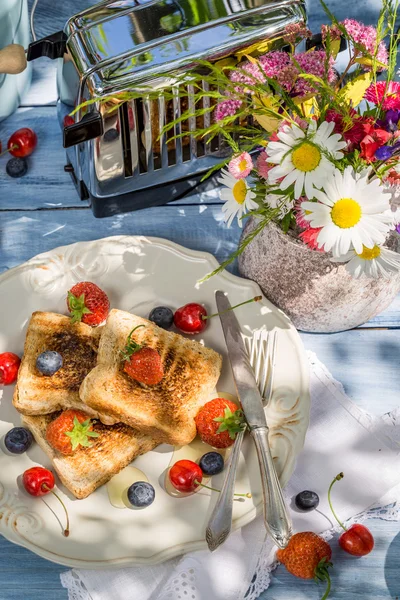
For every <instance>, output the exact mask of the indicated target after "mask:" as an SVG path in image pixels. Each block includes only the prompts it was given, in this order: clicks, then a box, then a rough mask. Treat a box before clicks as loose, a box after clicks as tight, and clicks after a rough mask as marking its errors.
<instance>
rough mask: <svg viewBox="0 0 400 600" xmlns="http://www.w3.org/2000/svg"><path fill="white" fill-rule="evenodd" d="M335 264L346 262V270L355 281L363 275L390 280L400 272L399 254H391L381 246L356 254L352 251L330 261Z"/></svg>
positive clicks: (390, 251) (364, 249) (365, 249)
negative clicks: (392, 275) (393, 274)
mask: <svg viewBox="0 0 400 600" xmlns="http://www.w3.org/2000/svg"><path fill="white" fill-rule="evenodd" d="M331 260H332V261H333V262H336V263H345V262H347V265H346V269H347V270H348V272H349V273H350V274H351V275H352V276H353V277H355V278H356V279H357V278H358V277H360V276H361V275H362V274H363V273H364V274H365V275H366V276H367V277H373V278H375V279H377V278H378V277H379V276H382V277H384V278H385V279H390V276H391V274H392V273H398V271H400V254H398V253H397V252H392V250H388V249H387V248H383V246H374V247H373V248H366V247H365V246H363V251H362V252H361V253H360V254H358V253H357V252H356V251H355V250H354V249H353V250H350V251H349V252H347V253H346V254H345V255H344V256H339V257H337V258H332V259H331Z"/></svg>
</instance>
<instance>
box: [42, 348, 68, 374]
mask: <svg viewBox="0 0 400 600" xmlns="http://www.w3.org/2000/svg"><path fill="white" fill-rule="evenodd" d="M62 366H63V358H62V356H61V354H60V353H59V352H55V350H45V351H44V352H42V353H41V354H39V356H38V357H37V359H36V368H37V370H38V371H39V373H41V374H42V375H46V376H48V377H50V376H51V375H54V373H57V371H59V370H60V369H61V367H62Z"/></svg>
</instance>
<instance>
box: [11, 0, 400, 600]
mask: <svg viewBox="0 0 400 600" xmlns="http://www.w3.org/2000/svg"><path fill="white" fill-rule="evenodd" d="M0 1H1V0H0ZM90 4H93V2H90V0H65V1H64V2H62V3H61V2H54V1H53V0H39V6H38V10H37V33H38V35H39V36H42V35H44V34H46V33H51V32H53V31H57V30H59V29H61V28H62V26H63V24H64V23H65V21H66V19H67V18H68V17H69V16H70V15H72V14H73V13H74V12H77V11H78V10H80V9H82V8H84V7H86V6H89V5H90ZM328 5H329V6H330V8H331V9H333V10H334V11H335V13H336V15H337V17H338V18H339V19H343V18H345V17H352V18H359V19H360V20H363V21H364V22H366V23H375V21H376V18H377V14H378V11H379V9H380V7H381V2H380V0H358V1H357V3H352V4H351V5H348V4H346V2H345V0H330V2H328ZM309 16H310V25H311V28H312V29H313V30H314V31H316V30H317V29H318V28H319V25H320V24H321V23H322V22H324V17H323V13H322V10H321V8H320V7H319V3H318V0H312V1H311V2H310V3H309ZM54 68H55V65H54V64H53V63H51V62H50V61H49V60H47V59H40V60H39V61H37V62H36V63H35V65H34V73H33V84H32V87H31V89H30V91H29V93H28V94H27V95H26V97H25V98H24V99H23V104H22V106H21V108H19V109H18V111H17V113H16V114H15V115H13V116H12V117H10V118H9V119H7V120H6V121H4V122H2V123H1V124H0V139H1V140H2V141H3V144H4V143H6V141H7V138H8V135H9V134H10V133H12V132H13V131H14V130H15V129H17V128H19V127H23V126H29V127H31V128H33V129H35V130H36V132H37V134H38V138H39V146H38V149H37V150H36V152H35V153H34V155H33V156H32V157H31V161H30V171H29V173H28V174H27V175H26V176H25V177H24V178H21V179H19V180H12V179H10V178H9V177H7V175H6V174H5V163H6V159H5V158H2V159H0V272H1V271H4V270H6V269H10V268H11V267H14V266H16V265H18V264H20V263H22V262H24V261H25V260H27V259H29V258H31V257H32V256H34V255H35V254H38V253H39V252H44V251H46V250H50V249H51V248H54V247H56V246H59V245H63V244H68V243H72V242H75V241H78V240H92V239H97V238H100V237H103V236H108V235H114V234H142V235H154V236H159V237H165V238H168V239H171V240H173V241H175V242H178V243H180V244H182V245H184V246H187V247H189V248H193V249H201V250H207V251H209V252H211V253H212V254H214V255H215V256H216V257H217V258H218V259H219V260H223V259H224V258H226V257H227V256H228V254H229V253H230V252H231V251H232V250H233V249H234V248H235V247H236V244H237V241H238V239H239V235H240V230H239V228H238V227H236V226H235V227H232V228H231V229H227V228H226V227H225V226H224V225H222V224H221V222H220V219H219V215H220V204H221V203H220V202H219V200H218V198H217V196H216V195H215V196H212V195H211V196H210V195H208V196H207V195H201V196H198V195H194V196H191V197H189V198H187V199H186V200H182V201H180V202H179V203H174V204H170V205H167V206H164V207H161V208H152V209H147V210H143V211H140V212H136V213H131V214H124V215H119V216H115V217H112V218H108V219H102V220H95V219H94V217H93V216H92V213H91V210H90V208H89V207H88V206H87V203H85V202H81V201H80V200H79V199H78V197H77V195H76V193H75V189H74V188H73V186H72V183H71V181H70V179H69V176H68V175H67V174H66V173H64V171H63V165H64V162H65V159H64V152H63V149H62V142H61V133H60V131H59V128H58V124H57V120H56V108H55V102H56V98H57V94H56V85H55V70H54ZM367 326H368V329H366V328H359V329H357V330H353V331H348V332H344V333H340V334H332V335H311V334H302V339H303V342H304V345H305V346H306V348H308V349H310V350H313V351H315V352H316V353H317V355H318V357H319V358H320V360H322V361H323V362H324V363H325V364H326V365H327V367H328V368H329V369H330V371H331V372H332V373H333V375H334V376H335V377H336V378H337V379H339V380H340V381H342V383H343V384H344V386H345V389H346V392H347V393H348V395H349V396H350V397H351V398H352V399H353V400H354V401H355V402H357V403H358V404H359V405H360V406H361V407H362V408H364V409H365V410H367V411H369V412H371V413H375V414H382V413H384V412H387V411H390V410H392V409H393V408H394V407H395V406H397V405H398V404H399V394H398V389H399V388H400V369H399V357H400V335H399V332H398V329H399V326H400V298H398V299H397V300H396V301H395V302H394V303H393V304H392V306H391V307H390V308H389V309H387V310H386V311H385V312H384V313H383V314H381V315H380V316H378V317H376V318H375V319H374V320H373V321H371V322H370V323H368V324H367ZM371 328H373V329H371ZM369 527H370V529H371V530H372V532H373V534H374V536H375V539H376V547H375V549H374V551H373V553H372V554H371V555H369V556H368V557H365V558H362V559H354V558H351V557H349V556H348V555H344V554H343V553H341V552H338V551H337V550H336V549H335V550H334V556H333V558H334V563H335V569H334V589H333V593H332V600H341V599H345V598H346V600H348V599H353V600H358V599H360V600H361V599H363V600H364V599H366V598H371V599H372V598H373V599H374V600H381V599H382V600H383V599H385V600H386V599H388V598H396V597H400V571H399V566H400V534H399V532H400V524H398V523H396V522H385V521H380V520H377V519H374V520H371V521H370V522H369ZM333 546H334V548H335V544H333ZM64 570H65V568H64V567H60V566H58V565H55V564H52V563H50V562H47V561H45V560H43V559H41V558H39V557H37V556H35V555H34V554H32V553H30V552H28V551H27V550H24V549H23V548H19V547H17V546H14V545H12V544H10V543H9V542H7V541H6V540H4V539H3V538H1V537H0V600H43V598H45V599H46V600H66V599H67V592H66V590H64V589H63V588H62V587H61V584H60V580H59V574H60V573H61V572H63V571H64ZM261 598H262V599H263V600H267V599H268V600H303V599H306V598H307V599H308V598H310V599H314V598H315V599H317V598H319V592H318V590H317V588H316V586H315V585H314V584H313V583H312V582H304V581H299V580H297V579H295V578H293V577H292V576H291V575H289V574H288V573H287V572H286V571H285V569H284V568H282V567H280V568H278V569H277V570H276V572H275V573H274V575H273V577H272V584H271V586H270V588H269V590H268V591H267V592H265V593H264V594H263V595H262V596H261ZM109 600H112V599H111V598H110V599H109ZM132 600H133V597H132ZM135 600H141V599H139V598H138V599H136V598H135ZM210 600H212V599H210Z"/></svg>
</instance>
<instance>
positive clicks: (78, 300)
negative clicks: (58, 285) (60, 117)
mask: <svg viewBox="0 0 400 600" xmlns="http://www.w3.org/2000/svg"><path fill="white" fill-rule="evenodd" d="M68 306H69V309H70V311H71V322H72V323H79V322H80V321H82V317H83V315H87V314H91V312H92V311H91V310H89V309H88V308H87V306H86V305H85V294H82V295H81V296H79V297H77V296H74V294H72V293H71V292H68Z"/></svg>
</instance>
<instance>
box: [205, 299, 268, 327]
mask: <svg viewBox="0 0 400 600" xmlns="http://www.w3.org/2000/svg"><path fill="white" fill-rule="evenodd" d="M260 300H262V296H255V298H250V300H245V302H241V303H240V304H236V305H235V306H231V307H230V308H227V309H226V310H223V311H222V312H219V313H214V314H213V315H202V316H201V318H202V320H203V321H206V320H207V319H212V318H213V317H218V316H219V315H224V314H225V313H227V312H229V311H230V310H234V309H235V308H239V306H243V305H244V304H250V302H259V301H260Z"/></svg>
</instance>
